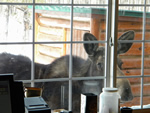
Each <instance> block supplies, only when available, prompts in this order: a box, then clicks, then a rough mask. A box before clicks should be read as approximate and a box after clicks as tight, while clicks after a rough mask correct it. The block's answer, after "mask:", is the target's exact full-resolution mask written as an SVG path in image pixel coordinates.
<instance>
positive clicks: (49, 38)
mask: <svg viewBox="0 0 150 113" xmlns="http://www.w3.org/2000/svg"><path fill="white" fill-rule="evenodd" d="M37 41H41V42H42V41H45V42H48V41H52V42H54V41H63V37H62V36H56V35H48V34H43V33H38V35H37Z"/></svg>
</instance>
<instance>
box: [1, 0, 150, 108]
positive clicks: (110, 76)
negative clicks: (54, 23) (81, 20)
mask: <svg viewBox="0 0 150 113" xmlns="http://www.w3.org/2000/svg"><path fill="white" fill-rule="evenodd" d="M73 1H74V0H71V1H70V4H55V3H54V4H53V3H49V4H40V3H35V0H33V3H7V2H6V3H5V2H1V5H32V6H33V8H32V13H33V15H32V16H33V18H32V23H33V26H32V27H33V28H32V30H33V33H32V37H35V29H34V27H35V15H34V14H35V6H36V5H66V6H70V7H71V12H70V14H71V16H70V21H71V22H70V31H71V35H70V42H65V43H69V44H70V45H71V46H70V48H71V49H70V59H69V61H70V62H69V65H70V69H69V77H68V78H61V79H59V81H69V110H72V81H73V80H86V78H82V77H79V78H73V77H72V68H71V67H72V44H74V43H76V42H73V40H72V37H73V7H74V6H84V5H86V6H101V5H100V4H90V5H87V4H74V2H73ZM118 2H119V1H118V0H108V10H107V16H106V18H107V20H106V25H107V26H106V35H107V36H106V40H105V42H106V46H105V48H106V53H105V56H106V59H105V64H106V65H105V76H104V77H97V79H105V78H106V79H105V84H104V85H105V87H108V86H110V87H116V78H120V79H123V78H132V77H135V76H131V77H116V75H117V74H116V60H117V54H116V52H117V46H116V45H117V38H115V37H117V33H118V25H117V21H118V7H119V6H143V7H144V13H143V28H142V29H143V39H142V40H143V41H142V65H141V76H136V77H139V78H141V103H140V106H141V109H143V85H144V83H143V79H144V77H150V75H144V57H143V56H144V47H145V42H150V41H148V40H147V41H146V40H145V24H146V23H145V20H146V7H148V6H150V5H149V4H147V3H146V0H144V4H140V5H139V4H119V3H118ZM102 6H103V5H102ZM105 6H107V5H106V4H105ZM133 42H134V41H133ZM139 42H140V41H139ZM18 43H19V44H23V43H20V42H15V43H7V42H6V43H3V42H2V43H1V42H0V44H18ZM52 43H53V42H52ZM54 43H63V42H54ZM77 43H78V42H77ZM82 43H84V42H82ZM96 43H100V42H99V41H98V42H96ZM24 44H27V43H24ZM28 44H32V54H33V56H32V60H31V61H32V63H31V64H32V65H31V69H32V71H31V80H23V82H24V83H31V86H32V87H34V84H35V83H36V82H41V81H42V82H46V81H58V79H42V80H38V79H34V71H33V70H34V69H35V67H34V53H35V44H39V43H38V42H35V38H33V40H32V42H31V43H30V42H29V43H28ZM110 45H111V46H110ZM112 45H113V46H112ZM114 53H115V54H114ZM95 78H96V77H95ZM88 79H91V78H88Z"/></svg>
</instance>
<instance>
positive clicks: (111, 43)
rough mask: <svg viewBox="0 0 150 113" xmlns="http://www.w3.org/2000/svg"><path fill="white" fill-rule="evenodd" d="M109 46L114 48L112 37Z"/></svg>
mask: <svg viewBox="0 0 150 113" xmlns="http://www.w3.org/2000/svg"><path fill="white" fill-rule="evenodd" d="M109 46H110V47H112V46H114V44H113V42H112V37H110V38H109Z"/></svg>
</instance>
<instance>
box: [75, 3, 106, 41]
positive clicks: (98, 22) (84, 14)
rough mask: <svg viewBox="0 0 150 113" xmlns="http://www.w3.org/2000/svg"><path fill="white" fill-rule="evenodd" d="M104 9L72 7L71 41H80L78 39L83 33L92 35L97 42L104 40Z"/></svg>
mask: <svg viewBox="0 0 150 113" xmlns="http://www.w3.org/2000/svg"><path fill="white" fill-rule="evenodd" d="M106 10H107V9H106V7H95V6H91V7H87V6H80V7H79V6H76V7H74V14H73V30H74V31H73V32H74V33H73V40H74V41H82V39H80V37H82V36H83V34H84V33H85V32H90V33H92V34H93V35H94V36H95V37H96V38H97V40H104V39H105V31H106Z"/></svg>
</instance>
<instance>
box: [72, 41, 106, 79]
mask: <svg viewBox="0 0 150 113" xmlns="http://www.w3.org/2000/svg"><path fill="white" fill-rule="evenodd" d="M91 44H92V43H85V44H73V49H72V50H73V51H72V53H73V55H74V58H73V68H72V69H73V76H74V77H85V76H86V77H92V76H104V65H105V63H104V62H105V47H104V46H103V47H102V46H100V47H98V45H100V44H99V43H95V44H94V43H93V48H91V50H88V48H89V47H91ZM96 46H97V49H96V48H95V49H96V50H95V51H92V50H94V47H96ZM90 53H91V54H92V55H91V56H90Z"/></svg>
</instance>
